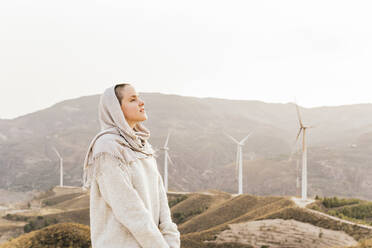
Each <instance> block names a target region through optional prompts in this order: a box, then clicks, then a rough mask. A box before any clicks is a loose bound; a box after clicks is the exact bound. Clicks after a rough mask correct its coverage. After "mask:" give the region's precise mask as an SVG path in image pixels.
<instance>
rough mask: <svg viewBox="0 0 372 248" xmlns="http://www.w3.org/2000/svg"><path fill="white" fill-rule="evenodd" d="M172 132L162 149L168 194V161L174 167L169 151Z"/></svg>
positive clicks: (165, 184)
mask: <svg viewBox="0 0 372 248" xmlns="http://www.w3.org/2000/svg"><path fill="white" fill-rule="evenodd" d="M169 135H170V132H168V135H167V139H166V141H165V144H164V146H163V147H161V148H160V150H164V188H165V192H168V160H169V162H171V164H172V165H174V163H173V161H172V160H171V158H170V156H169V154H168V151H169V148H168V140H169Z"/></svg>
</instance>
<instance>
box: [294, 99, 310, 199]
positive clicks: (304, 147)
mask: <svg viewBox="0 0 372 248" xmlns="http://www.w3.org/2000/svg"><path fill="white" fill-rule="evenodd" d="M295 105H296V110H297V117H298V121H299V124H300V129H299V130H298V133H297V136H296V140H295V145H296V144H297V140H298V138H299V137H300V135H301V132H302V175H301V198H302V200H303V201H306V200H307V145H306V129H308V128H312V127H313V126H307V125H304V124H303V122H302V119H301V114H300V109H299V108H298V105H297V103H296V104H295ZM295 145H294V148H295ZM294 150H295V149H293V150H292V153H291V156H290V160H291V159H292V155H293V152H294Z"/></svg>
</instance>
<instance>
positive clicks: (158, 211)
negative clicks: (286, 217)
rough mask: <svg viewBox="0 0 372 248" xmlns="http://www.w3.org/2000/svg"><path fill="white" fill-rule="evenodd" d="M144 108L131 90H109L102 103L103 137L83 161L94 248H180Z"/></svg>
mask: <svg viewBox="0 0 372 248" xmlns="http://www.w3.org/2000/svg"><path fill="white" fill-rule="evenodd" d="M143 106H144V102H143V101H142V100H141V99H140V98H139V96H138V95H137V93H136V90H135V89H134V87H133V86H132V85H130V84H118V85H114V86H112V87H110V88H108V89H106V90H105V92H104V93H103V95H102V96H101V98H100V102H99V111H98V116H99V122H100V125H101V131H100V132H99V133H98V134H97V135H96V136H95V137H94V138H93V140H92V141H91V143H90V145H89V149H88V152H87V154H86V156H85V160H84V185H83V188H85V189H90V227H91V229H90V230H91V241H92V248H124V247H125V248H140V247H143V248H150V247H151V248H168V247H169V248H179V247H180V243H181V242H180V233H179V231H178V229H177V225H176V224H175V223H174V222H173V221H172V218H171V212H170V209H169V206H168V199H167V194H166V192H165V189H164V185H163V180H162V177H161V175H160V173H159V171H158V168H157V164H156V160H155V158H154V156H153V155H154V150H153V149H152V147H151V145H150V143H148V141H147V139H148V138H149V137H150V132H149V130H148V129H147V128H146V127H144V126H143V125H142V124H141V123H140V122H141V121H144V120H146V119H147V116H146V112H145V110H144V107H143Z"/></svg>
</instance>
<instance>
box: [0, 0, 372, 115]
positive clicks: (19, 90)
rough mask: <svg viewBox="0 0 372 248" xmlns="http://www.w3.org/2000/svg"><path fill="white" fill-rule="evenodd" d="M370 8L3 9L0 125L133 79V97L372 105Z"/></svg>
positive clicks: (41, 2)
mask: <svg viewBox="0 0 372 248" xmlns="http://www.w3.org/2000/svg"><path fill="white" fill-rule="evenodd" d="M371 7H372V3H371V1H340V0H337V1H327V0H321V1H314V0H312V1H301V0H295V1H278V0H273V1H263V0H257V1H247V0H243V1H237V0H231V1H227V0H226V1H218V0H187V1H177V0H160V1H159V0H157V1H153V0H152V1H151V0H148V1H140V0H135V1H127V0H102V1H101V0H100V1H98V0H97V1H93V0H89V1H81V0H63V1H62V0H60V1H55V0H33V1H29V0H12V1H1V3H0V118H14V117H17V116H20V115H24V114H27V113H30V112H33V111H37V110H40V109H43V108H46V107H49V106H51V105H53V104H54V103H57V102H59V101H62V100H66V99H71V98H76V97H80V96H85V95H92V94H100V93H102V92H103V90H104V89H105V88H107V87H109V86H111V85H112V84H114V83H117V82H124V81H131V82H132V83H133V85H134V86H135V87H136V89H137V91H138V92H161V93H166V94H167V93H168V94H178V95H187V96H197V97H218V98H226V99H249V100H261V101H265V102H281V103H286V102H293V100H294V97H296V99H297V101H298V103H299V104H300V105H301V106H304V107H316V106H324V105H331V106H333V105H344V104H354V103H370V102H372V97H371V96H372V95H371V90H370V89H371V88H372V87H371V86H372V26H371V23H372V15H371V14H370V13H371Z"/></svg>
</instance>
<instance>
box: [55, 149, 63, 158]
mask: <svg viewBox="0 0 372 248" xmlns="http://www.w3.org/2000/svg"><path fill="white" fill-rule="evenodd" d="M53 150H54V152H55V153H56V154H57V156H58V158H59V159H61V158H62V157H61V155H60V154H59V152H58V151H57V149H56V148H55V147H54V146H53Z"/></svg>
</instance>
